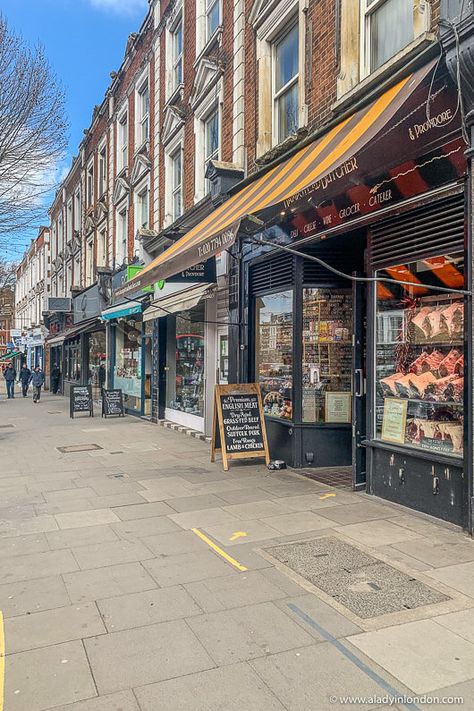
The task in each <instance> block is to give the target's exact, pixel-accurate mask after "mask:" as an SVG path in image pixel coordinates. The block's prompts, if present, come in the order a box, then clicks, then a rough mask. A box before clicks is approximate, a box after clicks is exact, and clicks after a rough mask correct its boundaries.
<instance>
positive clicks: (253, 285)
mask: <svg viewBox="0 0 474 711" xmlns="http://www.w3.org/2000/svg"><path fill="white" fill-rule="evenodd" d="M293 277H294V259H293V257H291V256H290V255H289V254H287V253H286V254H279V255H277V256H275V257H271V258H268V259H263V260H262V261H260V262H257V264H254V265H253V266H252V267H251V268H250V292H251V293H252V294H257V293H263V292H268V291H272V290H274V289H288V288H290V287H291V286H293Z"/></svg>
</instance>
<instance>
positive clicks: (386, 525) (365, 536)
mask: <svg viewBox="0 0 474 711" xmlns="http://www.w3.org/2000/svg"><path fill="white" fill-rule="evenodd" d="M321 516H325V513H324V512H321ZM339 532H340V533H342V534H343V535H344V536H348V537H349V538H353V539H354V540H355V541H357V543H360V544H362V545H365V546H369V547H372V548H376V547H378V546H389V545H393V544H394V543H403V541H409V540H412V539H413V538H418V537H419V534H418V533H415V532H414V531H409V530H408V529H407V528H403V527H402V526H397V525H396V524H394V523H391V521H382V520H377V521H364V522H363V523H354V524H351V525H349V526H342V527H341V528H340V529H339Z"/></svg>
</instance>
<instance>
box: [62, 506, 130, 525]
mask: <svg viewBox="0 0 474 711" xmlns="http://www.w3.org/2000/svg"><path fill="white" fill-rule="evenodd" d="M54 518H55V519H56V521H57V522H58V526H59V528H61V529H68V528H81V527H82V526H100V525H102V524H106V523H118V522H119V521H120V519H119V517H118V516H116V515H115V514H114V512H113V511H112V510H111V509H93V510H92V511H77V512H73V513H65V514H57V515H56V516H55V517H54Z"/></svg>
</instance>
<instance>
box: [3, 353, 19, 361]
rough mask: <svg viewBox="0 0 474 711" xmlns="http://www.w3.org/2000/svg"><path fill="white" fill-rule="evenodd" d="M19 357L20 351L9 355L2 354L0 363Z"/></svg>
mask: <svg viewBox="0 0 474 711" xmlns="http://www.w3.org/2000/svg"><path fill="white" fill-rule="evenodd" d="M19 355H21V351H11V352H10V353H4V354H3V355H2V356H0V361H2V360H3V361H4V360H11V359H12V358H16V357H17V356H19Z"/></svg>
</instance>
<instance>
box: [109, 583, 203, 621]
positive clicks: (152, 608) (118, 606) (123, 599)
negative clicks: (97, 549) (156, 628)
mask: <svg viewBox="0 0 474 711" xmlns="http://www.w3.org/2000/svg"><path fill="white" fill-rule="evenodd" d="M97 604H98V607H99V610H100V611H101V614H102V617H103V620H104V622H105V624H106V626H107V629H108V630H109V632H118V631H119V630H124V629H130V628H132V627H144V626H146V625H152V624H155V623H157V622H166V621H169V620H179V619H182V618H183V617H191V616H192V615H199V614H201V612H202V610H201V609H200V608H199V607H198V605H196V603H195V602H194V600H193V598H192V597H191V596H190V595H189V594H188V592H186V590H184V589H183V588H182V587H171V588H163V589H160V590H147V591H145V592H139V593H133V594H131V595H120V596H119V597H113V598H108V599H107V600H99V601H98V603H97Z"/></svg>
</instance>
